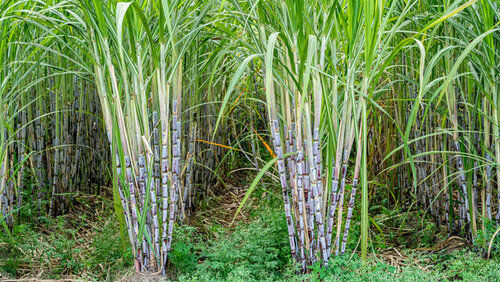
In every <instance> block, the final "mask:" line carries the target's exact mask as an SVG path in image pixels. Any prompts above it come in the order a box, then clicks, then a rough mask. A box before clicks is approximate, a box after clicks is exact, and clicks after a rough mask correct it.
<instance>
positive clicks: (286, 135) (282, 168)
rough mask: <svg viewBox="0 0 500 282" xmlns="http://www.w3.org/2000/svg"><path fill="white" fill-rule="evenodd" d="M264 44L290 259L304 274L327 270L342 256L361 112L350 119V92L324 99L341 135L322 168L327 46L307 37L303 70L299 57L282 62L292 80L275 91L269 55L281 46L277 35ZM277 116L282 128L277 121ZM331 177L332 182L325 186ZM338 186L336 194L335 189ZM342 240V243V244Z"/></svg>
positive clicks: (351, 204) (351, 207)
mask: <svg viewBox="0 0 500 282" xmlns="http://www.w3.org/2000/svg"><path fill="white" fill-rule="evenodd" d="M267 42H268V43H267V44H268V45H267V46H266V55H265V68H264V70H265V81H264V83H265V90H266V101H267V105H268V117H269V122H270V125H269V128H270V132H271V138H272V143H273V148H274V153H275V155H276V167H277V171H278V173H279V176H280V177H279V179H280V184H281V190H282V196H283V204H284V210H285V216H286V218H287V226H288V236H289V243H290V248H291V253H292V257H294V258H295V259H296V260H297V262H298V263H299V264H300V265H301V269H302V271H304V272H305V271H307V267H308V266H309V265H311V264H314V263H316V262H317V261H319V262H320V263H321V264H323V265H325V266H326V265H328V260H329V258H330V257H331V256H333V255H339V254H340V253H344V252H345V245H346V243H347V238H348V234H349V228H350V221H351V218H352V214H353V210H354V201H355V197H356V186H357V177H358V176H359V166H360V160H361V148H362V147H361V145H360V142H359V141H358V142H356V144H357V152H358V154H357V159H358V161H357V169H356V170H355V180H354V182H353V188H352V189H351V196H350V197H349V205H348V208H347V220H346V221H345V224H344V220H343V216H344V213H345V211H344V205H345V203H344V193H345V189H346V186H347V185H346V183H347V174H348V162H349V157H350V155H351V154H350V152H351V148H352V146H353V144H354V140H355V136H356V135H357V134H356V133H357V131H359V130H360V127H359V126H358V125H359V117H360V113H361V107H356V108H355V110H354V114H353V113H352V111H353V107H352V105H353V103H358V101H357V100H352V97H353V96H351V94H352V92H350V91H348V90H346V91H345V94H346V95H343V97H337V96H336V93H337V92H336V90H335V91H333V92H334V93H335V94H334V95H335V97H331V96H330V95H328V96H327V97H328V100H327V101H328V107H331V106H332V104H330V102H331V101H332V100H335V107H339V108H340V109H341V111H339V109H338V108H335V111H339V112H342V114H341V115H338V116H339V117H340V118H339V120H340V124H338V125H337V128H338V131H337V132H338V134H339V135H338V140H336V141H337V142H338V143H337V148H336V150H337V152H338V153H337V157H334V158H331V157H329V158H328V159H330V160H332V162H333V163H334V165H332V166H330V165H327V166H325V165H323V162H322V159H323V148H324V147H323V145H322V144H323V140H324V138H323V136H324V134H325V130H324V129H322V117H323V112H322V111H323V108H324V107H325V105H324V104H323V97H324V92H323V89H324V87H325V84H324V83H325V81H328V79H329V78H326V77H323V75H322V72H321V71H320V70H322V69H325V66H324V65H323V61H324V56H325V53H326V52H325V50H326V46H327V44H326V39H322V41H321V42H322V43H321V44H317V39H316V37H315V36H312V35H311V36H309V38H308V45H307V48H308V49H307V56H306V57H305V58H303V60H304V61H305V62H306V64H305V67H304V69H303V70H302V71H300V70H299V64H298V63H296V62H297V61H298V54H297V53H295V52H292V55H291V56H290V57H289V58H293V60H289V59H285V62H286V67H287V68H289V71H288V73H290V76H289V77H287V79H285V80H284V83H283V84H282V83H280V84H278V85H275V80H276V76H275V73H274V72H275V67H274V66H275V65H274V64H273V52H274V51H275V46H276V45H278V44H277V43H276V42H279V41H278V39H277V34H276V33H274V34H272V35H271V36H270V37H269V38H268V39H267ZM291 42H292V44H296V43H297V41H296V39H295V38H292V40H291ZM318 45H320V46H319V47H318ZM292 46H293V45H292ZM293 48H296V47H293ZM287 56H288V55H287ZM285 58H286V57H285ZM315 62H317V64H315ZM298 73H299V74H302V76H299V75H298ZM332 78H333V77H332ZM297 81H301V82H302V84H299V85H297V84H296V82H297ZM336 81H337V80H336V78H333V79H332V81H331V82H330V83H331V84H330V85H333V86H335V87H337V84H336ZM309 85H311V87H309ZM276 93H278V94H279V96H277V94H276ZM276 97H279V98H276ZM339 98H342V99H339ZM280 100H281V101H282V103H281V104H277V103H276V101H280ZM279 105H281V109H280V108H279V107H278V106H279ZM311 105H312V106H311ZM280 110H281V112H282V117H283V122H281V120H280V118H279V116H278V115H277V113H278V111H280ZM282 133H283V134H282ZM358 137H359V138H361V137H360V136H358ZM285 152H286V155H285V154H284V153H285ZM335 163H336V165H335ZM340 164H342V167H340ZM328 169H333V173H329V172H328ZM341 171H342V173H340V172H341ZM329 177H331V179H333V181H331V182H330V181H328V179H329ZM327 183H331V186H329V185H325V184H327ZM339 183H340V185H339ZM339 186H340V189H337V188H338V187H339ZM324 197H327V199H324ZM337 210H338V212H337V213H336V211H337ZM335 216H337V217H335ZM334 222H336V224H334ZM334 226H336V228H334ZM343 226H344V228H343ZM334 230H336V232H335V234H336V236H335V238H332V237H333V236H332V234H333V233H334V232H333V231H334ZM341 237H342V240H340V238H341ZM341 247H342V248H341ZM332 249H333V250H334V251H332ZM340 250H342V252H340Z"/></svg>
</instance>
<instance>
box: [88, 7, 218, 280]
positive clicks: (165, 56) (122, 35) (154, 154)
mask: <svg viewBox="0 0 500 282" xmlns="http://www.w3.org/2000/svg"><path fill="white" fill-rule="evenodd" d="M164 5H167V6H165V7H164V8H165V9H167V10H169V11H170V12H171V13H179V15H178V16H179V17H181V18H182V17H184V16H185V17H186V19H185V20H186V21H185V22H184V23H177V24H178V25H179V26H174V27H172V26H170V18H169V17H171V16H172V15H171V14H161V15H160V17H159V18H157V17H158V15H156V14H155V13H153V11H150V10H148V9H145V10H142V9H140V7H138V6H136V4H134V3H130V2H127V3H118V4H117V6H116V17H115V19H114V21H113V23H114V24H115V26H111V27H106V29H104V30H103V29H102V28H101V26H99V25H96V26H93V29H92V31H91V33H90V34H89V39H90V40H91V43H92V44H91V47H92V51H93V53H92V55H93V58H94V69H95V72H94V75H95V76H94V80H95V82H96V88H97V92H98V94H99V99H100V104H101V108H102V113H103V116H104V123H105V127H106V131H107V134H108V138H109V143H110V144H111V147H110V150H111V153H112V154H113V155H114V156H115V161H114V164H113V168H114V169H113V173H114V174H115V177H116V182H115V183H116V184H115V185H116V186H115V188H114V189H115V191H116V193H115V195H117V196H118V197H119V200H117V201H116V202H119V203H121V209H122V211H123V212H122V213H121V214H123V216H124V218H125V220H124V221H125V224H126V225H127V232H128V235H129V240H130V242H131V246H132V252H133V255H134V265H135V270H136V271H137V272H155V273H163V274H164V273H165V272H166V269H167V266H168V261H169V253H170V250H171V248H172V242H173V233H174V227H175V224H176V222H177V221H179V220H182V219H184V218H185V217H186V208H185V205H186V204H187V203H189V202H190V201H192V198H193V197H194V195H193V194H194V191H193V190H194V189H193V186H194V185H195V183H193V182H196V179H194V178H195V174H194V173H193V170H194V168H193V158H194V155H195V154H197V152H199V151H198V150H197V149H196V147H195V136H196V134H197V126H196V123H195V119H196V116H192V117H190V118H189V119H188V120H189V121H190V122H186V123H183V118H182V117H183V109H184V107H185V106H188V105H187V103H188V102H190V101H192V100H193V99H184V97H185V96H186V95H188V91H186V89H187V88H188V84H187V83H186V82H185V80H184V79H185V77H186V76H187V77H190V76H188V74H189V75H191V74H192V75H193V77H196V75H198V74H197V73H195V71H192V70H191V69H189V71H188V70H185V69H184V66H185V64H186V63H184V58H185V56H186V52H187V49H188V47H189V46H190V45H189V42H191V40H193V38H194V36H193V33H188V35H185V34H183V32H184V31H183V29H184V28H185V27H184V26H183V25H184V24H186V25H192V27H193V28H195V29H197V30H198V31H200V30H201V29H200V28H199V27H198V26H196V23H198V22H199V20H200V19H201V18H202V17H203V15H204V14H203V13H200V14H197V15H196V16H192V17H193V18H191V16H187V14H184V13H187V10H186V9H194V7H191V6H189V3H184V2H182V3H178V5H182V6H183V7H184V8H186V9H179V7H178V5H177V4H172V3H171V6H170V4H169V3H164ZM188 7H191V8H188ZM162 11H163V10H162ZM204 12H206V11H204ZM101 13H102V14H101ZM107 13H109V11H106V10H98V13H97V14H98V16H99V15H101V16H103V15H104V16H106V17H108V16H110V15H109V14H107ZM86 15H87V16H88V17H93V16H95V15H93V14H91V13H87V12H86ZM136 16H138V17H141V18H143V17H146V16H149V17H151V19H155V18H156V19H157V20H158V21H159V23H158V24H160V25H162V28H161V32H160V34H159V36H160V38H161V40H160V42H159V43H158V42H155V41H153V39H152V38H151V37H149V36H150V35H151V34H150V32H151V30H150V27H154V26H150V25H149V24H152V25H154V24H157V23H156V20H154V21H151V23H148V22H141V25H140V26H136V27H132V26H130V29H129V28H125V26H127V25H128V21H129V20H131V19H133V18H134V17H136ZM96 20H97V21H99V20H101V19H99V17H98V18H97V19H96ZM167 22H168V24H167ZM181 26H182V29H181ZM172 28H174V29H175V31H176V33H172V31H173V30H172ZM177 28H178V29H177ZM141 29H144V30H147V32H146V34H143V33H141V32H140V30H141ZM164 29H165V30H164ZM155 30H156V31H158V30H157V29H155ZM166 30H170V31H169V32H168V33H167V32H164V31H166ZM111 33H114V34H117V37H116V38H115V37H111V36H109V34H111ZM141 36H142V37H144V36H145V37H144V38H143V39H140V40H139V38H141ZM183 36H186V37H183ZM175 42H183V44H186V45H185V47H182V48H181V47H180V46H178V45H177V44H176V43H175ZM193 49H195V50H196V49H197V48H193ZM156 52H158V53H156ZM188 62H189V61H188ZM191 72H194V73H191ZM194 89H196V88H194ZM196 90H198V89H196ZM185 125H187V126H185ZM187 132H189V136H188V137H186V138H185V137H184V135H185V133H187ZM214 165H215V163H214ZM209 167H210V165H209ZM211 167H213V165H212V166H211ZM184 179H185V181H184Z"/></svg>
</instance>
